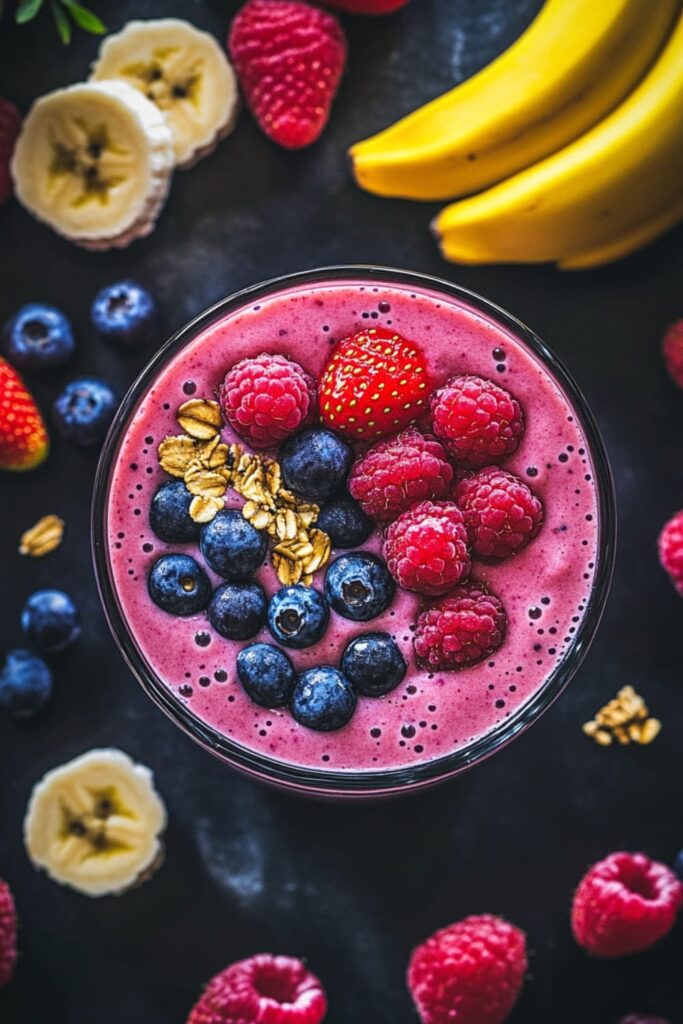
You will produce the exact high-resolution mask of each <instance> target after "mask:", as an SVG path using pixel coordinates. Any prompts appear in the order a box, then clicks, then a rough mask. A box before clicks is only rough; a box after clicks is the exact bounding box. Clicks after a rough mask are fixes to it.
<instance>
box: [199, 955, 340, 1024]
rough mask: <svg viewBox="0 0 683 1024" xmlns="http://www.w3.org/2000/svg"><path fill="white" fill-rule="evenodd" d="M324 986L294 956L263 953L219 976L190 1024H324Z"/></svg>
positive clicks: (203, 997) (213, 979)
mask: <svg viewBox="0 0 683 1024" xmlns="http://www.w3.org/2000/svg"><path fill="white" fill-rule="evenodd" d="M326 1012H327V999H326V998H325V992H324V991H323V987H322V985H321V984H320V982H319V981H318V979H317V978H316V977H315V975H314V974H311V972H310V971H309V970H308V969H307V968H306V966H305V965H304V964H303V963H302V962H301V961H300V960H296V959H295V958H294V957H289V956H273V955H272V954H270V953H259V954H257V955H256V956H252V957H249V958H248V959H247V960H239V961H237V963H234V964H231V965H230V967H226V969H225V970H224V971H221V972H220V974H217V975H215V977H213V978H212V979H211V981H210V982H209V983H208V985H207V986H206V988H205V989H204V992H203V993H202V995H201V996H200V998H199V1001H198V1002H197V1003H195V1005H194V1007H193V1009H192V1011H191V1012H190V1016H189V1017H188V1019H187V1024H320V1021H321V1020H322V1019H323V1018H324V1016H325V1014H326Z"/></svg>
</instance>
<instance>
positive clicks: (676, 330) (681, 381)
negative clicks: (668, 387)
mask: <svg viewBox="0 0 683 1024" xmlns="http://www.w3.org/2000/svg"><path fill="white" fill-rule="evenodd" d="M662 356H663V357H664V365H665V366H666V370H667V373H668V374H669V376H670V377H671V379H672V381H673V382H674V384H678V386H679V388H683V320H676V321H675V322H674V323H672V324H671V326H670V327H669V328H668V329H667V330H666V332H665V334H664V337H663V338H662Z"/></svg>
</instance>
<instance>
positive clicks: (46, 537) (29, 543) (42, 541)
mask: <svg viewBox="0 0 683 1024" xmlns="http://www.w3.org/2000/svg"><path fill="white" fill-rule="evenodd" d="M63 536H64V520H63V519H60V518H59V516H55V515H49V516H43V518H42V519H39V520H38V522H37V523H36V524H35V525H34V526H32V527H31V528H30V529H28V530H26V531H25V532H24V533H22V535H21V537H20V539H19V554H20V555H28V556H29V557H30V558H42V557H43V555H47V554H49V553H50V551H54V550H55V548H58V547H59V545H60V544H61V543H62V537H63Z"/></svg>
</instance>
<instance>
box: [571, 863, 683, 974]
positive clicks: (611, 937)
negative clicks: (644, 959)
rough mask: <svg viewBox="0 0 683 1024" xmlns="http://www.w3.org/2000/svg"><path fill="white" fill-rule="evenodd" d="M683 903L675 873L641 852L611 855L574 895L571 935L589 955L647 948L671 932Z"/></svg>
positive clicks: (620, 952)
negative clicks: (572, 934) (572, 933)
mask: <svg viewBox="0 0 683 1024" xmlns="http://www.w3.org/2000/svg"><path fill="white" fill-rule="evenodd" d="M681 903H683V885H681V883H680V882H679V881H678V879H677V878H676V876H675V875H674V873H673V872H672V871H671V870H670V869H669V868H668V867H666V865H665V864H660V863H658V862H657V861H653V860H650V859H649V858H648V857H646V856H645V854H643V853H612V854H610V855H609V857H605V859H604V860H601V861H599V862H598V863H597V864H594V865H593V867H592V868H591V869H590V870H589V871H588V872H587V874H585V875H584V877H583V878H582V880H581V882H580V883H579V887H578V889H577V890H576V893H575V895H574V902H573V905H572V930H573V932H574V938H575V939H576V941H577V942H578V944H579V945H580V946H582V947H583V948H584V949H585V950H586V952H588V953H591V954H592V955H593V956H600V957H616V956H626V955H628V954H629V953H639V952H640V951H641V950H643V949H648V948H649V947H650V946H653V945H654V944H655V942H658V941H659V940H660V939H662V938H663V937H664V936H665V935H666V934H667V933H668V932H670V931H671V929H672V928H673V926H674V924H675V922H676V916H677V914H678V911H679V909H680V907H681Z"/></svg>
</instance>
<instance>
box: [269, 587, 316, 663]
mask: <svg viewBox="0 0 683 1024" xmlns="http://www.w3.org/2000/svg"><path fill="white" fill-rule="evenodd" d="M329 621H330V610H329V608H328V607H327V602H326V601H325V598H324V597H323V595H322V594H321V593H320V591H318V590H315V589H314V588H313V587H303V586H296V587H283V588H282V589H281V590H278V591H277V592H276V593H275V594H273V596H272V597H271V599H270V604H269V605H268V629H269V630H270V632H271V633H272V634H273V636H274V637H275V639H276V640H277V641H278V643H281V644H283V645H284V646H285V647H296V648H301V647H310V646H311V644H315V643H317V642H318V640H320V638H321V637H322V635H323V633H324V632H325V630H326V629H327V624H328V622H329Z"/></svg>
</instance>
